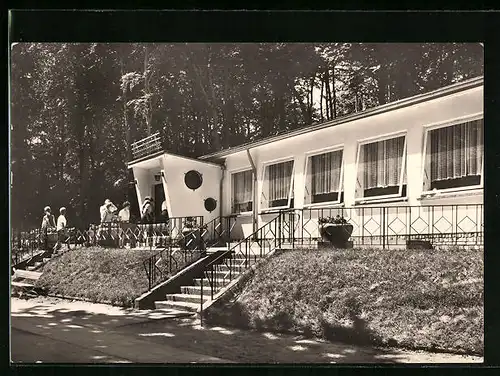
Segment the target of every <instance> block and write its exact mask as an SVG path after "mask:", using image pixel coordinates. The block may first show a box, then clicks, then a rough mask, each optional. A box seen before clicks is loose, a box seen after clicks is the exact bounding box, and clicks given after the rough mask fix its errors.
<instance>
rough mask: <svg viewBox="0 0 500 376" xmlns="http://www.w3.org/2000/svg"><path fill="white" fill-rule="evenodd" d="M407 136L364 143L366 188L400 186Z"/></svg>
mask: <svg viewBox="0 0 500 376" xmlns="http://www.w3.org/2000/svg"><path fill="white" fill-rule="evenodd" d="M404 143H405V137H404V136H401V137H397V138H391V139H389V140H383V141H378V142H373V143H371V144H365V145H362V148H363V149H362V155H363V163H364V176H363V177H364V183H365V184H364V189H371V188H385V187H390V186H398V185H399V181H400V180H399V179H400V177H401V168H402V158H403V151H404Z"/></svg>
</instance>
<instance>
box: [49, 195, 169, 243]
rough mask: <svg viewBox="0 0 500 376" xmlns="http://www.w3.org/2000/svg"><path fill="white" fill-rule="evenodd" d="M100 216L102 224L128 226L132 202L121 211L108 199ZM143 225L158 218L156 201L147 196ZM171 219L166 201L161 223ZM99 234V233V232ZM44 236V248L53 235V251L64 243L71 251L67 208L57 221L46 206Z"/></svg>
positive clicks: (144, 205) (162, 207) (144, 204)
mask: <svg viewBox="0 0 500 376" xmlns="http://www.w3.org/2000/svg"><path fill="white" fill-rule="evenodd" d="M99 214H100V219H101V224H103V223H113V222H114V223H121V224H124V225H125V224H127V223H130V222H131V218H130V202H128V201H125V202H124V203H123V204H122V208H121V210H118V208H117V207H116V206H115V205H114V204H113V202H112V201H111V200H110V199H106V200H105V201H104V204H103V205H102V206H101V207H100V208H99ZM140 214H141V223H148V224H152V223H154V222H155V220H158V218H155V204H154V200H153V199H152V198H151V197H150V196H147V197H145V198H144V203H143V204H142V207H141V213H140ZM168 219H169V216H168V210H167V203H166V201H163V202H162V205H161V218H160V221H162V222H167V221H168ZM98 232H99V231H98ZM42 234H43V242H44V248H45V249H47V250H48V249H49V238H50V236H51V235H54V236H56V244H55V245H54V247H53V249H54V250H57V249H60V248H61V246H62V243H66V244H67V245H68V249H69V242H68V239H69V237H68V233H67V220H66V208H65V207H61V208H60V209H59V216H58V217H57V221H56V219H55V216H54V215H53V214H52V210H51V208H50V206H46V207H45V208H44V216H43V219H42Z"/></svg>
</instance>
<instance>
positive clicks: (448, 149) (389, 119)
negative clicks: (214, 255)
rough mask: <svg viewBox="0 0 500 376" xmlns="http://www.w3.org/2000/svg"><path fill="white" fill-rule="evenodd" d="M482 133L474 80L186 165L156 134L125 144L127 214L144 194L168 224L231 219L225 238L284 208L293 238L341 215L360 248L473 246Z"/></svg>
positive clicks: (479, 213) (479, 209)
mask: <svg viewBox="0 0 500 376" xmlns="http://www.w3.org/2000/svg"><path fill="white" fill-rule="evenodd" d="M483 128H484V125H483V77H477V78H474V79H470V80H467V81H463V82H460V83H456V84H453V85H450V86H446V87H443V88H440V89H438V90H435V91H432V92H429V93H425V94H420V95H416V96H413V97H411V98H406V99H402V100H399V101H396V102H392V103H388V104H385V105H381V106H378V107H374V108H371V109H368V110H365V111H362V112H358V113H355V114H351V115H348V116H344V117H339V118H336V119H334V120H331V121H328V122H324V123H321V124H313V125H311V126H307V127H303V128H300V129H297V130H294V131H291V132H287V133H284V134H280V135H277V136H273V137H269V138H266V139H262V140H259V141H255V142H251V143H248V144H244V145H240V146H237V147H232V148H229V149H226V150H221V151H219V152H215V153H212V154H209V155H204V156H202V157H199V158H197V159H193V158H188V157H184V156H180V155H175V154H172V153H169V152H168V151H166V150H162V147H161V140H160V137H159V135H158V134H156V135H153V136H150V137H148V138H146V139H143V140H140V141H138V142H136V143H135V144H134V145H133V150H134V158H133V160H132V161H130V162H129V164H128V165H129V168H131V169H132V170H133V174H134V178H135V183H136V184H135V187H136V192H137V197H138V202H139V206H141V205H142V203H143V201H144V197H146V196H152V197H154V198H155V202H156V204H157V206H159V205H161V203H162V202H163V201H165V204H166V206H167V208H168V212H169V215H170V216H171V217H186V216H203V220H204V223H208V222H210V221H212V220H214V219H216V218H217V217H224V216H230V215H233V216H236V226H235V227H234V231H233V232H232V235H231V236H232V238H233V239H243V238H244V237H247V236H249V235H250V234H252V233H253V232H255V230H256V229H257V228H259V227H260V226H262V225H264V224H265V223H266V222H267V221H269V220H270V219H272V218H273V213H276V211H280V210H281V211H283V210H289V211H290V212H291V213H293V227H292V228H294V229H295V230H294V234H295V236H296V237H297V238H302V239H303V238H306V237H309V238H318V237H319V235H318V218H320V217H325V216H335V215H341V216H343V217H344V218H346V219H347V220H348V221H349V222H351V223H353V224H355V226H354V227H355V228H354V231H353V234H352V235H353V239H358V240H360V241H361V242H362V243H364V244H366V241H368V240H367V239H372V240H370V241H372V242H373V239H374V238H376V237H380V236H385V237H388V236H394V237H398V236H406V237H407V236H410V235H415V236H416V235H435V236H437V235H439V234H441V235H443V236H442V237H441V240H443V239H444V238H447V239H448V241H447V242H448V243H453V242H456V243H457V244H458V243H459V242H458V241H457V240H456V239H457V237H458V238H459V237H460V236H459V235H458V234H469V235H470V236H468V235H464V236H465V240H464V241H466V242H469V241H470V242H473V243H482V233H483V206H482V204H483V179H484V178H483V175H484V174H483V170H484V149H483ZM292 209H293V210H292ZM274 215H275V214H274ZM445 235H446V236H445ZM478 239H479V240H478ZM384 241H385V240H384Z"/></svg>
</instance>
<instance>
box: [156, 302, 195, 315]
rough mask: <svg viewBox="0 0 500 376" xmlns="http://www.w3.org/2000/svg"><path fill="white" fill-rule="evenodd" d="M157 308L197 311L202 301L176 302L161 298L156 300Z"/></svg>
mask: <svg viewBox="0 0 500 376" xmlns="http://www.w3.org/2000/svg"><path fill="white" fill-rule="evenodd" d="M155 308H156V309H163V308H167V309H176V310H179V311H189V312H196V311H197V310H198V308H200V303H188V302H175V301H170V300H160V301H156V302H155Z"/></svg>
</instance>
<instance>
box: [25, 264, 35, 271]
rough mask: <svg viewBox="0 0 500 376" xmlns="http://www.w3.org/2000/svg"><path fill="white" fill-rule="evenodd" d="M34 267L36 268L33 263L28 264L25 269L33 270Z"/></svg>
mask: <svg viewBox="0 0 500 376" xmlns="http://www.w3.org/2000/svg"><path fill="white" fill-rule="evenodd" d="M36 268H37V267H36V266H35V265H28V266H27V267H26V269H27V270H30V271H33V270H35V269H36Z"/></svg>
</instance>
